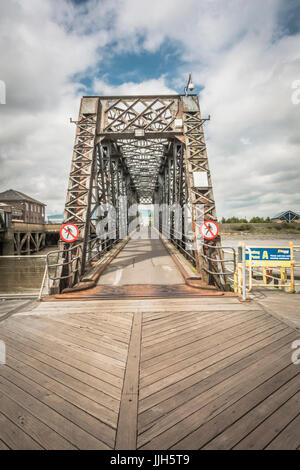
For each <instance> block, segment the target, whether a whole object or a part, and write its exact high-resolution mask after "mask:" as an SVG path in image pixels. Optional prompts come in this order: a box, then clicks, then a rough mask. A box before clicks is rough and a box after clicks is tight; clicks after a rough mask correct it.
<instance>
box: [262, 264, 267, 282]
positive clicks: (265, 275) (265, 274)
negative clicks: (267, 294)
mask: <svg viewBox="0 0 300 470" xmlns="http://www.w3.org/2000/svg"><path fill="white" fill-rule="evenodd" d="M263 283H264V285H267V270H266V268H265V266H264V267H263Z"/></svg>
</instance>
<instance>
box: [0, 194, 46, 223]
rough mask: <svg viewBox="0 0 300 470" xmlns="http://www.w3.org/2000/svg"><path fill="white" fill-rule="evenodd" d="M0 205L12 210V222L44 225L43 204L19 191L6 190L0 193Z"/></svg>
mask: <svg viewBox="0 0 300 470" xmlns="http://www.w3.org/2000/svg"><path fill="white" fill-rule="evenodd" d="M0 203H4V204H6V205H8V206H10V207H11V208H12V221H13V222H18V221H19V222H24V223H26V224H44V223H45V206H46V204H44V203H43V202H40V201H37V200H36V199H33V198H32V197H30V196H27V195H26V194H24V193H21V192H20V191H16V190H14V189H8V190H7V191H3V192H2V193H0Z"/></svg>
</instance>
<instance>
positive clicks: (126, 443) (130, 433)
mask: <svg viewBox="0 0 300 470" xmlns="http://www.w3.org/2000/svg"><path fill="white" fill-rule="evenodd" d="M141 336H142V314H141V313H136V314H135V317H134V320H133V324H132V332H131V339H130V344H129V350H128V359H127V365H126V372H125V377H124V386H123V391H122V398H121V404H120V413H119V422H118V430H117V435H116V449H118V450H134V449H136V445H137V414H138V398H139V397H138V390H139V367H140V350H141Z"/></svg>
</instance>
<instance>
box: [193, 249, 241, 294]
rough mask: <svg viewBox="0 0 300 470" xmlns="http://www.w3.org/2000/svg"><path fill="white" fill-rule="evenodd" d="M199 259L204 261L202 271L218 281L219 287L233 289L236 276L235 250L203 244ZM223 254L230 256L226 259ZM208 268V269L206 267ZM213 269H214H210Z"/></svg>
mask: <svg viewBox="0 0 300 470" xmlns="http://www.w3.org/2000/svg"><path fill="white" fill-rule="evenodd" d="M203 247H204V249H203V251H202V253H201V257H202V258H203V259H204V260H205V264H204V266H203V269H204V271H206V272H207V273H208V274H210V275H211V276H213V277H214V278H216V277H217V278H218V279H219V283H220V285H221V286H223V287H224V286H227V285H228V286H230V287H231V288H233V286H234V282H235V275H236V266H237V256H236V250H235V249H234V248H233V247H232V246H223V245H209V244H207V243H203ZM224 254H227V255H231V256H229V257H227V258H225V257H224ZM207 266H208V267H207ZM213 267H215V269H212V268H213Z"/></svg>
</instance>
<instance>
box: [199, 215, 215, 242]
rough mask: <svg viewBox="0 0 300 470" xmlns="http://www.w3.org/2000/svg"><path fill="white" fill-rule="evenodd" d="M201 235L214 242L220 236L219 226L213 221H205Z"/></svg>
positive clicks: (201, 228)
mask: <svg viewBox="0 0 300 470" xmlns="http://www.w3.org/2000/svg"><path fill="white" fill-rule="evenodd" d="M200 233H201V235H202V236H203V237H204V238H206V239H207V240H213V239H214V238H216V237H217V236H218V235H219V226H218V224H217V223H216V222H214V221H213V220H205V222H204V223H203V224H202V225H201V227H200Z"/></svg>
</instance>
